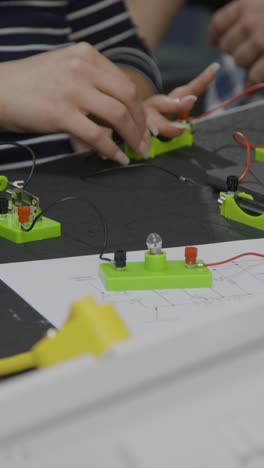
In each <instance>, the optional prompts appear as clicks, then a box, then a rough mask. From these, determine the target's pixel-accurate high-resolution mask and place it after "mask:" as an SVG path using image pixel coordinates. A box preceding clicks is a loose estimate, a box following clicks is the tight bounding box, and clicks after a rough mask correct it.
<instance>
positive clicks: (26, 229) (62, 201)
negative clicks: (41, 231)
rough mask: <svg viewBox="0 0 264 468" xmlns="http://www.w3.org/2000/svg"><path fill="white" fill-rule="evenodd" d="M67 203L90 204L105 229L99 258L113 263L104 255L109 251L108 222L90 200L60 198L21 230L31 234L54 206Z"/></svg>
mask: <svg viewBox="0 0 264 468" xmlns="http://www.w3.org/2000/svg"><path fill="white" fill-rule="evenodd" d="M67 201H80V202H84V203H89V205H90V206H91V207H92V208H93V210H94V211H95V213H96V215H97V218H98V219H99V221H100V223H101V226H102V228H103V247H102V249H101V251H100V253H99V258H100V260H103V261H106V262H111V261H112V260H111V259H110V258H107V257H104V253H105V251H106V249H107V244H108V228H107V224H106V221H105V218H104V216H103V214H102V213H101V211H100V210H99V208H97V206H96V205H95V204H94V203H92V202H91V201H90V200H82V199H81V198H79V197H64V198H60V199H59V200H56V201H54V202H52V203H50V205H48V206H46V208H43V210H41V211H40V212H39V213H38V214H37V215H36V216H35V218H34V219H33V221H32V223H31V225H30V226H29V227H25V226H23V225H21V229H22V230H23V231H24V232H29V231H31V230H32V229H33V228H34V226H35V224H36V223H37V221H39V220H40V219H41V217H42V216H43V215H44V214H45V213H46V212H47V211H48V210H50V209H51V208H53V207H54V206H56V205H58V204H60V203H64V202H67Z"/></svg>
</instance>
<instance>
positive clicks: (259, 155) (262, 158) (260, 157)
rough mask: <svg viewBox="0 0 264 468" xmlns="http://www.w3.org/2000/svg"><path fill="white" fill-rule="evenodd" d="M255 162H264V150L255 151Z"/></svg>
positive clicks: (257, 149)
mask: <svg viewBox="0 0 264 468" xmlns="http://www.w3.org/2000/svg"><path fill="white" fill-rule="evenodd" d="M255 161H256V162H264V148H256V149H255Z"/></svg>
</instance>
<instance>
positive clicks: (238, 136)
mask: <svg viewBox="0 0 264 468" xmlns="http://www.w3.org/2000/svg"><path fill="white" fill-rule="evenodd" d="M232 138H233V140H234V141H235V143H237V144H238V145H240V146H243V148H246V151H247V161H246V167H245V169H244V172H243V173H242V174H241V176H240V177H239V178H238V182H239V183H241V182H243V180H244V179H245V178H246V177H247V175H248V173H249V171H250V165H251V150H250V143H249V140H248V138H247V137H246V135H244V133H242V132H234V133H233V134H232Z"/></svg>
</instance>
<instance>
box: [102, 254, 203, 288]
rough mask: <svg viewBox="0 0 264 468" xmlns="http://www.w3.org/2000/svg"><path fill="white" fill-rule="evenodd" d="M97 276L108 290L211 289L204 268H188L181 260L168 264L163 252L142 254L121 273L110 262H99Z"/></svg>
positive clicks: (199, 261)
mask: <svg viewBox="0 0 264 468" xmlns="http://www.w3.org/2000/svg"><path fill="white" fill-rule="evenodd" d="M198 263H203V262H202V261H201V260H198ZM100 277H101V279H102V281H103V283H104V286H105V288H106V290H108V291H139V290H150V289H187V288H188V289H189V288H211V287H212V273H211V272H210V270H209V269H208V268H206V267H196V266H194V267H188V266H186V264H185V262H184V261H183V260H175V261H168V260H167V259H166V254H165V253H164V252H162V253H160V254H158V255H152V254H150V253H149V252H146V253H145V261H144V262H128V263H127V266H126V268H125V269H124V270H121V271H120V270H117V269H116V268H115V266H114V265H113V264H111V263H102V264H101V265H100Z"/></svg>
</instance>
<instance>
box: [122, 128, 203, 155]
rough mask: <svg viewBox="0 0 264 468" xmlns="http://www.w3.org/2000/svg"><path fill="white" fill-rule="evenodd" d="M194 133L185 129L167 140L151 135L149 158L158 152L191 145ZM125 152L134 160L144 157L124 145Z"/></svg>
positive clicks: (161, 152)
mask: <svg viewBox="0 0 264 468" xmlns="http://www.w3.org/2000/svg"><path fill="white" fill-rule="evenodd" d="M193 139H194V135H193V133H192V132H191V131H188V130H186V131H185V132H183V133H182V134H181V135H179V136H177V137H175V138H172V139H171V140H168V141H161V140H160V139H159V138H158V137H155V136H152V137H151V145H150V159H154V158H156V156H159V155H160V154H165V153H169V152H171V151H175V150H177V149H180V148H184V147H186V146H192V145H193ZM124 151H125V154H126V155H127V156H128V157H129V158H130V159H134V160H136V161H139V160H142V159H144V158H143V156H141V155H140V154H137V153H136V152H135V151H133V150H132V149H131V148H129V146H127V145H125V149H124Z"/></svg>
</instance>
